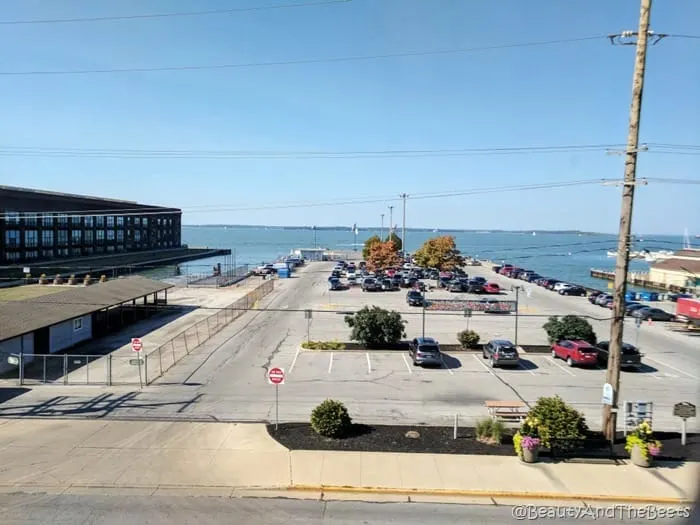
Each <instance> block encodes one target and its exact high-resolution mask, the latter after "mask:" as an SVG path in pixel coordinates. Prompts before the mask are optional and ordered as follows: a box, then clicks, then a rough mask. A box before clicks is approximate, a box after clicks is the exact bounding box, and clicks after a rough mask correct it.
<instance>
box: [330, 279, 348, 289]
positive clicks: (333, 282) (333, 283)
mask: <svg viewBox="0 0 700 525" xmlns="http://www.w3.org/2000/svg"><path fill="white" fill-rule="evenodd" d="M328 289H329V290H345V285H344V284H343V282H342V281H341V280H340V279H338V278H337V277H331V278H330V279H328Z"/></svg>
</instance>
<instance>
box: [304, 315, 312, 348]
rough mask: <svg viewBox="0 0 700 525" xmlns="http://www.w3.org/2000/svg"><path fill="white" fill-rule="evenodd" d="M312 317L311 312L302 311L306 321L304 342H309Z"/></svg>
mask: <svg viewBox="0 0 700 525" xmlns="http://www.w3.org/2000/svg"><path fill="white" fill-rule="evenodd" d="M312 317H313V312H312V311H311V310H304V318H305V319H306V342H307V343H308V342H309V341H311V318H312Z"/></svg>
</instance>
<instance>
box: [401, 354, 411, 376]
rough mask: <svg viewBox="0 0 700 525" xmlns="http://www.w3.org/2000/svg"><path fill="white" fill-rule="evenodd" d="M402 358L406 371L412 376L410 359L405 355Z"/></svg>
mask: <svg viewBox="0 0 700 525" xmlns="http://www.w3.org/2000/svg"><path fill="white" fill-rule="evenodd" d="M401 358H402V359H403V362H404V364H405V365H406V370H408V373H409V374H412V373H413V370H411V365H409V364H408V359H406V356H405V355H404V354H401Z"/></svg>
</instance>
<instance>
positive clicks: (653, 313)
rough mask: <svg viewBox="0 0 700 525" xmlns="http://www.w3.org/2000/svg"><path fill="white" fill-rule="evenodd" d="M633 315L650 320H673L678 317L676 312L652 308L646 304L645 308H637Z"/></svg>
mask: <svg viewBox="0 0 700 525" xmlns="http://www.w3.org/2000/svg"><path fill="white" fill-rule="evenodd" d="M632 317H639V318H640V319H644V320H645V321H648V320H649V319H651V320H652V321H673V320H675V319H676V316H675V315H674V314H670V313H668V312H666V311H664V310H662V309H661V308H652V307H651V306H645V307H644V308H637V309H636V310H635V311H634V312H632Z"/></svg>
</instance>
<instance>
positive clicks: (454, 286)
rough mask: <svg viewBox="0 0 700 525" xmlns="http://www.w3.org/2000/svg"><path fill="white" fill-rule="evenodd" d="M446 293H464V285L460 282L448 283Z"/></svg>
mask: <svg viewBox="0 0 700 525" xmlns="http://www.w3.org/2000/svg"><path fill="white" fill-rule="evenodd" d="M447 291H448V292H458V293H461V292H463V291H464V283H463V282H462V281H457V280H454V281H450V282H449V283H447Z"/></svg>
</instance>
